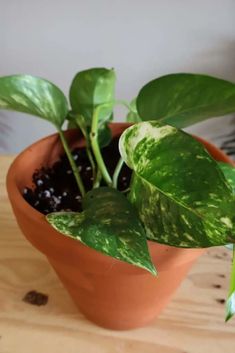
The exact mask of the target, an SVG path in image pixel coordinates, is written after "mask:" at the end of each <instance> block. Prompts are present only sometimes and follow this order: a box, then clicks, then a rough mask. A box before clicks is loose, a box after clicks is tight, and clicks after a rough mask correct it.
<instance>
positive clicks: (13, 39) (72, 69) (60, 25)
mask: <svg viewBox="0 0 235 353" xmlns="http://www.w3.org/2000/svg"><path fill="white" fill-rule="evenodd" d="M234 20H235V1H234V0H171V1H170V0H135V1H134V0H118V1H112V0H99V1H96V0H93V1H92V0H67V1H66V0H40V1H38V0H37V1H35V0H0V26H1V30H0V48H1V56H0V75H8V74H16V73H29V74H32V75H37V76H41V77H45V78H47V79H49V80H51V81H53V82H54V83H55V84H57V85H59V86H60V87H61V88H62V89H63V90H64V92H65V93H67V92H68V87H69V84H70V81H71V79H72V77H73V76H74V74H75V73H76V72H77V71H79V70H83V69H86V68H89V67H92V66H106V67H114V68H115V69H116V71H117V75H118V83H117V97H118V98H119V99H122V98H123V99H124V98H125V99H131V98H132V97H134V96H135V95H136V93H137V92H138V90H139V88H140V87H141V86H142V85H143V84H144V83H146V82H147V81H149V80H150V79H152V78H155V77H157V76H159V75H162V74H166V73H171V72H179V71H181V72H182V71H184V72H187V71H188V72H201V73H208V74H212V75H217V76H220V77H222V78H225V79H229V80H234V81H235V25H234V22H235V21H234ZM1 115H2V116H3V117H4V118H6V119H7V121H8V122H9V124H10V126H11V131H10V132H9V135H8V136H5V137H6V138H5V143H6V145H7V148H6V150H7V151H8V152H18V151H19V150H21V149H23V148H24V147H25V146H27V145H28V144H29V143H31V142H32V141H34V140H36V139H38V138H39V137H41V136H43V135H45V134H49V133H50V132H51V131H53V128H51V127H50V126H49V125H48V124H47V123H46V122H44V121H41V120H39V119H36V118H32V117H30V116H25V115H23V114H16V113H11V112H10V113H9V112H3V113H1ZM117 119H118V120H123V111H121V110H118V117H117ZM231 124H232V123H231V122H230V120H229V119H228V118H225V119H224V120H222V123H221V120H219V121H217V120H216V121H215V120H213V121H210V122H209V123H208V122H206V123H204V124H203V125H200V126H199V127H196V128H194V131H196V132H198V133H201V135H203V136H207V137H209V138H210V137H213V136H215V135H216V134H217V135H218V134H221V133H225V132H228V131H229V130H231Z"/></svg>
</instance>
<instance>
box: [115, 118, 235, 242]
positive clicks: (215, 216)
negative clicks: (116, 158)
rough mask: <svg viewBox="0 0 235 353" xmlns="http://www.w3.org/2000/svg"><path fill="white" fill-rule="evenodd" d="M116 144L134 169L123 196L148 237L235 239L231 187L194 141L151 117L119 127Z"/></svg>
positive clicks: (170, 239) (212, 160)
mask: <svg viewBox="0 0 235 353" xmlns="http://www.w3.org/2000/svg"><path fill="white" fill-rule="evenodd" d="M119 146H120V153H121V155H122V158H123V159H124V161H125V162H126V163H127V165H128V166H129V167H130V168H131V169H133V170H134V176H133V179H132V183H131V191H130V194H129V199H130V201H131V202H132V203H133V204H134V205H135V207H136V208H137V209H138V212H139V216H140V218H141V220H142V222H143V224H144V226H145V229H146V232H147V236H148V238H149V239H152V240H155V241H157V242H159V243H164V244H168V245H172V246H178V247H209V246H213V245H224V244H227V243H230V242H234V241H235V232H234V220H235V214H234V209H235V202H234V198H233V195H232V190H231V187H230V185H229V184H228V183H227V181H226V180H225V177H224V175H223V173H222V172H221V170H220V168H219V166H218V165H217V163H216V161H215V160H214V159H213V158H212V157H210V155H209V154H208V152H207V151H206V150H205V148H204V147H203V146H202V145H201V144H200V143H199V142H198V141H196V140H195V139H194V138H193V137H191V136H190V135H188V134H186V133H185V132H183V131H180V130H178V129H177V128H175V127H172V126H168V125H161V124H160V123H158V122H155V121H151V122H142V123H138V124H135V125H133V126H131V127H130V128H128V129H127V130H125V131H124V133H123V134H122V136H121V138H120V145H119Z"/></svg>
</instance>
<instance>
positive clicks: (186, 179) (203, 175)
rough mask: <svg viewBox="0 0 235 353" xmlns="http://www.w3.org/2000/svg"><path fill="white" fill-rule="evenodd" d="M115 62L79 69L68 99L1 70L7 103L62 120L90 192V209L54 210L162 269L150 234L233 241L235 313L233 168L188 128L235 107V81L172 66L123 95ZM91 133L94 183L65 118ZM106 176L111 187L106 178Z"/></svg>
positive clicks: (234, 302)
mask: <svg viewBox="0 0 235 353" xmlns="http://www.w3.org/2000/svg"><path fill="white" fill-rule="evenodd" d="M115 81H116V78H115V72H114V70H113V69H111V70H108V69H105V68H93V69H89V70H85V71H82V72H79V73H78V74H77V75H76V76H75V77H74V79H73V81H72V83H71V86H70V91H69V102H70V106H69V104H68V101H67V99H66V97H65V95H64V94H63V93H62V91H61V90H60V89H59V88H58V87H56V86H55V85H54V84H52V83H51V82H49V81H47V80H44V79H41V78H37V77H33V76H29V75H15V76H7V77H2V78H0V108H2V109H10V110H15V111H18V112H24V113H29V114H32V115H36V116H38V117H40V118H43V119H45V120H47V121H49V122H51V123H52V124H53V125H54V126H55V128H56V129H57V131H58V133H59V136H60V138H61V142H62V144H63V147H64V150H65V153H66V155H67V157H68V160H69V162H70V164H71V168H72V171H73V174H74V178H75V179H76V182H77V186H78V189H79V191H80V193H81V196H82V197H83V202H82V205H83V211H82V212H80V213H79V212H78V213H76V212H58V213H51V214H48V215H47V216H46V219H47V221H48V222H49V223H50V224H51V225H52V226H53V227H54V228H55V229H57V230H58V231H59V232H61V233H63V234H64V235H66V236H69V237H72V238H74V239H76V240H78V241H80V242H82V243H83V244H85V245H87V246H89V247H91V248H93V249H96V250H97V251H100V252H102V253H104V254H107V255H110V256H112V257H114V258H116V259H119V260H122V261H126V262H128V263H130V264H133V265H136V266H139V267H141V268H144V269H146V270H148V271H150V272H151V273H152V274H154V275H155V274H157V271H156V269H155V267H154V265H153V263H152V261H151V257H150V255H149V252H148V246H147V240H152V241H156V242H159V243H162V244H166V245H170V246H176V247H184V248H206V247H211V246H218V245H227V244H232V245H231V246H232V248H233V264H232V272H231V284H230V291H229V296H228V300H227V304H226V320H228V319H230V318H231V316H232V315H233V314H234V313H235V246H234V245H233V244H235V197H234V195H235V168H233V167H231V166H230V165H227V164H224V163H218V162H216V161H215V160H214V159H213V158H212V157H211V156H210V155H209V154H208V152H207V151H206V150H205V148H204V147H203V146H202V144H201V143H199V142H198V141H197V140H195V138H193V137H192V136H191V135H189V134H187V133H186V132H184V131H183V130H182V128H185V127H188V126H190V125H192V124H195V123H198V122H200V121H203V120H205V119H208V118H211V117H215V116H221V115H226V114H228V113H231V112H234V111H235V84H233V83H231V82H228V81H224V80H221V79H218V78H215V77H210V76H206V75H198V74H171V75H166V76H163V77H160V78H157V79H155V80H153V81H151V82H149V83H148V84H146V85H145V86H144V87H143V88H142V89H141V90H140V92H139V93H138V95H137V97H136V98H135V99H134V100H133V101H132V102H130V103H128V102H126V101H117V100H116V99H115ZM115 104H124V105H125V106H126V107H127V109H128V114H127V121H129V122H132V123H133V125H132V126H130V127H129V128H127V129H126V130H125V131H124V133H123V134H122V135H121V137H120V139H119V150H120V160H119V162H118V164H117V166H116V169H115V171H114V173H113V175H110V174H109V172H108V169H107V166H106V165H105V163H104V159H103V157H102V147H104V146H107V145H108V144H109V143H110V141H111V139H112V135H111V131H110V128H109V122H110V121H112V119H113V109H114V106H115ZM66 121H67V122H68V125H69V126H70V127H77V128H79V129H80V130H81V131H82V133H83V135H84V139H85V141H86V151H87V156H88V158H89V160H90V164H91V168H92V173H93V180H94V182H93V188H92V190H86V189H85V187H84V185H83V181H82V178H81V176H80V173H79V170H78V168H77V166H76V164H75V162H74V159H73V156H72V153H71V151H70V148H69V145H68V142H67V140H66V138H65V135H64V130H63V127H64V123H65V122H66ZM123 163H126V164H127V165H128V167H129V168H130V169H132V171H133V173H132V180H131V183H130V186H129V190H128V193H127V195H124V194H123V193H122V192H120V191H119V190H118V189H117V185H118V183H117V181H118V176H119V173H120V170H121V169H122V166H123ZM101 180H102V182H105V183H106V184H107V186H106V187H101V186H100V183H101Z"/></svg>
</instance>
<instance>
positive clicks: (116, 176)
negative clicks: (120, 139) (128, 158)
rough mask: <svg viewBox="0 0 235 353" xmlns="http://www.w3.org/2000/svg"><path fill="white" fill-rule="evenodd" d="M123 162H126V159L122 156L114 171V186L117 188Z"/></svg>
mask: <svg viewBox="0 0 235 353" xmlns="http://www.w3.org/2000/svg"><path fill="white" fill-rule="evenodd" d="M123 164H124V160H123V159H122V158H120V159H119V161H118V163H117V165H116V168H115V170H114V173H113V187H114V188H115V189H117V184H118V177H119V174H120V171H121V169H122V166H123Z"/></svg>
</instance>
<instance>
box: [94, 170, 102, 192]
mask: <svg viewBox="0 0 235 353" xmlns="http://www.w3.org/2000/svg"><path fill="white" fill-rule="evenodd" d="M101 179H102V175H101V172H100V170H99V169H98V171H97V174H96V178H95V180H94V183H93V188H94V189H96V188H98V187H99V186H100V181H101Z"/></svg>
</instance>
